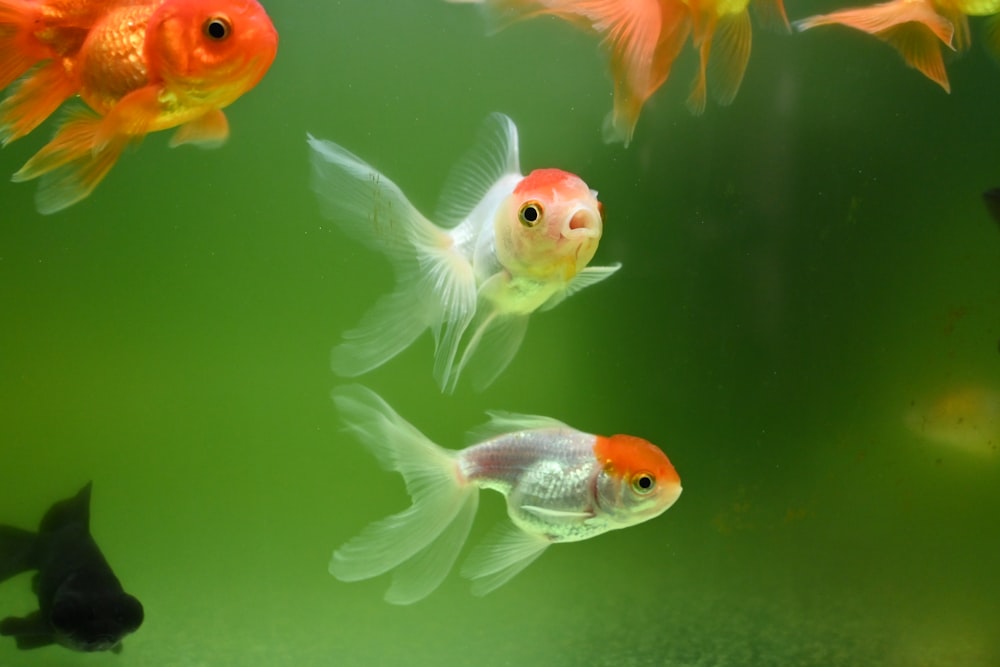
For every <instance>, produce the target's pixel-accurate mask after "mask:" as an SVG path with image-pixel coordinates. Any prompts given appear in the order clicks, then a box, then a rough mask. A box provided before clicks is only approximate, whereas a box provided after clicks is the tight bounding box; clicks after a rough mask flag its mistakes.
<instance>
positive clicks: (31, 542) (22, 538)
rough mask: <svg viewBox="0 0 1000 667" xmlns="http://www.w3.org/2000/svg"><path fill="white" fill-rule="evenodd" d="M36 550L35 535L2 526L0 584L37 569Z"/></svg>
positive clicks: (0, 533)
mask: <svg viewBox="0 0 1000 667" xmlns="http://www.w3.org/2000/svg"><path fill="white" fill-rule="evenodd" d="M34 548H35V534H34V533H32V532H30V531H27V530H21V529H20V528H14V527H12V526H0V582H2V581H6V580H7V579H10V578H11V577H13V576H16V575H18V574H21V573H22V572H27V571H28V570H32V569H34V568H35V567H37V565H36V564H35V563H34V555H33V553H32V551H33V550H34Z"/></svg>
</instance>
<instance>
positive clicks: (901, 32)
mask: <svg viewBox="0 0 1000 667" xmlns="http://www.w3.org/2000/svg"><path fill="white" fill-rule="evenodd" d="M879 37H880V38H882V39H884V40H885V41H886V42H888V43H889V44H890V45H891V46H892V47H893V48H895V49H896V50H897V51H899V53H900V55H902V56H903V60H905V61H906V64H907V65H909V66H910V67H913V68H915V69H917V70H919V71H920V73H922V74H923V75H924V76H926V77H927V78H928V79H930V80H931V81H933V82H934V83H936V84H938V85H939V86H941V87H942V88H944V91H945V92H946V93H950V92H951V84H950V83H948V73H947V72H946V71H945V68H944V61H943V60H942V59H941V45H940V44H938V42H937V40H936V39H935V35H934V34H933V33H931V32H930V31H929V30H927V29H926V28H925V27H924V26H923V25H921V24H916V23H904V24H902V25H898V26H894V27H892V28H890V29H888V30H886V31H884V32H882V33H880V34H879Z"/></svg>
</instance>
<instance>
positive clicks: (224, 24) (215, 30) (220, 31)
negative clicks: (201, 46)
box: [201, 16, 233, 42]
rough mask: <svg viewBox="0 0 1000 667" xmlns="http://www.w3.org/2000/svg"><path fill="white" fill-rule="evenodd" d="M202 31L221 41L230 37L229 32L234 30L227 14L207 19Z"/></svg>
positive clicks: (212, 38)
mask: <svg viewBox="0 0 1000 667" xmlns="http://www.w3.org/2000/svg"><path fill="white" fill-rule="evenodd" d="M201 31H202V32H203V33H205V36H206V37H208V38H209V39H211V40H214V41H216V42H221V41H222V40H224V39H225V38H227V37H229V33H231V32H232V31H233V26H232V24H230V23H229V19H227V18H226V17H225V16H213V17H212V18H210V19H208V20H207V21H205V25H203V26H202V28H201Z"/></svg>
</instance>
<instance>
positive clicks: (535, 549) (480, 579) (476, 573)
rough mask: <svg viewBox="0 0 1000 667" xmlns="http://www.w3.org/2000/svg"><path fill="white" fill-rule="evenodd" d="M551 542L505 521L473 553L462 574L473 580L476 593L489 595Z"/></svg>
mask: <svg viewBox="0 0 1000 667" xmlns="http://www.w3.org/2000/svg"><path fill="white" fill-rule="evenodd" d="M549 544H551V543H550V542H549V541H548V540H547V539H545V538H544V537H541V536H539V535H531V534H529V533H526V532H524V531H523V530H521V529H520V528H518V527H516V526H515V525H514V524H513V523H511V522H510V521H505V522H502V523H501V524H499V525H498V526H496V527H495V528H494V529H493V531H492V532H491V533H490V534H489V535H488V536H487V537H486V539H484V540H483V542H482V543H480V544H479V545H477V546H476V548H475V549H473V550H472V553H471V554H469V557H468V558H467V559H466V561H465V563H464V564H463V565H462V570H461V573H462V576H463V577H466V578H467V579H471V580H472V592H473V594H474V595H486V594H487V593H489V592H491V591H494V590H496V589H497V588H499V587H500V586H503V585H504V584H505V583H507V582H508V581H510V580H511V579H512V578H513V577H514V576H515V575H517V574H518V573H519V572H521V570H523V569H524V568H526V567H528V566H529V565H531V563H532V562H534V561H535V559H536V558H538V557H539V556H541V555H542V553H543V552H544V551H545V550H546V549H547V548H548V547H549Z"/></svg>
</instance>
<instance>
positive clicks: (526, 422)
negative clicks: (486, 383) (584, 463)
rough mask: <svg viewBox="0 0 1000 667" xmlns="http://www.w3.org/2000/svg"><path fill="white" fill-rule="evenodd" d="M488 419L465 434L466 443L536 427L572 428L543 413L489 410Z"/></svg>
mask: <svg viewBox="0 0 1000 667" xmlns="http://www.w3.org/2000/svg"><path fill="white" fill-rule="evenodd" d="M486 414H487V415H488V416H489V418H490V420H489V421H488V422H486V423H485V424H483V425H482V426H478V427H476V428H474V429H472V430H471V431H469V433H468V435H467V439H466V442H467V443H468V444H478V443H480V442H483V441H485V440H489V439H490V438H495V437H497V436H500V435H506V434H508V433H514V432H515V431H534V430H537V429H560V430H562V429H566V430H573V428H572V427H571V426H569V425H567V424H565V423H564V422H561V421H559V420H558V419H553V418H552V417H545V416H543V415H526V414H521V413H518V412H504V411H499V410H497V411H492V410H491V411H489V412H487V413H486Z"/></svg>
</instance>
